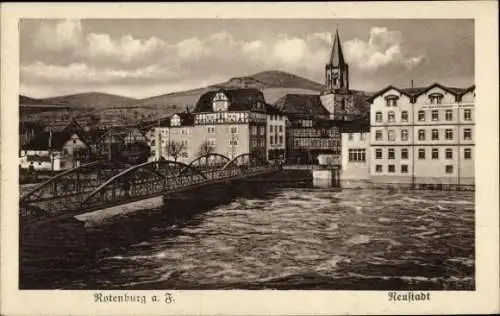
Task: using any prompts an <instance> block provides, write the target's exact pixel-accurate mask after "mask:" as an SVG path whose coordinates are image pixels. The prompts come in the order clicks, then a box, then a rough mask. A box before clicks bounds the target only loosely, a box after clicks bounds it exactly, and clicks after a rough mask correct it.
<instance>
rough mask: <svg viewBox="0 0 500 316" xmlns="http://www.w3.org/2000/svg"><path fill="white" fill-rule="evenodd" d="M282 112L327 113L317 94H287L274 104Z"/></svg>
mask: <svg viewBox="0 0 500 316" xmlns="http://www.w3.org/2000/svg"><path fill="white" fill-rule="evenodd" d="M274 106H275V107H276V108H278V109H279V110H280V111H281V112H282V113H283V114H285V115H287V114H302V115H304V114H305V115H328V114H329V112H328V110H327V109H325V107H324V106H323V104H321V99H320V96H319V95H316V94H287V95H285V96H283V97H281V98H280V99H278V100H277V101H276V103H275V104H274Z"/></svg>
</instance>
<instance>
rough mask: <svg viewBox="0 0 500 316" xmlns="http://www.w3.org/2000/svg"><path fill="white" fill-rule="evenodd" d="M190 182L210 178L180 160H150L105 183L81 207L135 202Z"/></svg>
mask: <svg viewBox="0 0 500 316" xmlns="http://www.w3.org/2000/svg"><path fill="white" fill-rule="evenodd" d="M185 170H187V171H190V172H189V173H188V172H187V171H185ZM183 171H184V173H183V174H181V172H183ZM189 180H191V181H193V182H201V181H205V180H207V177H206V175H205V174H204V173H203V172H201V171H200V170H198V169H197V168H195V167H193V166H190V165H188V164H185V163H182V162H179V161H173V160H158V161H149V162H145V163H142V164H139V165H135V166H132V167H130V168H128V169H126V170H124V171H122V172H121V173H119V174H117V175H115V176H113V177H111V178H110V179H108V180H107V181H106V182H104V183H102V184H101V185H100V186H99V187H97V188H96V189H95V190H94V191H92V192H91V193H90V194H89V195H88V196H87V198H86V199H85V200H83V201H82V203H81V207H82V208H83V207H92V206H93V205H103V206H106V204H110V203H114V202H116V201H119V200H124V199H127V200H134V197H136V198H138V199H144V198H147V197H148V196H155V195H157V194H159V193H161V192H163V191H164V190H165V188H166V187H169V186H175V185H177V184H179V183H184V182H186V181H189Z"/></svg>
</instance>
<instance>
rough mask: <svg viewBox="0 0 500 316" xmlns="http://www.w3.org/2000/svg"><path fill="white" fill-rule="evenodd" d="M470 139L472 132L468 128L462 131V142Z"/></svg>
mask: <svg viewBox="0 0 500 316" xmlns="http://www.w3.org/2000/svg"><path fill="white" fill-rule="evenodd" d="M471 139H472V130H471V129H470V128H466V129H464V140H471Z"/></svg>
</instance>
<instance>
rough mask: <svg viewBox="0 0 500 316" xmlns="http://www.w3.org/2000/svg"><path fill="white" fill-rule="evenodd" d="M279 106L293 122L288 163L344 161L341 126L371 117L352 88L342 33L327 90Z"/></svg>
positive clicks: (289, 97) (328, 68)
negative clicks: (327, 158)
mask: <svg viewBox="0 0 500 316" xmlns="http://www.w3.org/2000/svg"><path fill="white" fill-rule="evenodd" d="M275 106H276V107H277V108H279V109H280V110H281V111H282V112H283V113H284V114H285V115H286V116H287V117H288V120H289V123H288V129H287V141H286V143H287V158H288V159H287V160H288V162H289V163H298V164H313V163H317V162H318V156H319V155H321V154H327V155H329V156H332V157H333V159H334V160H335V161H340V152H341V142H340V130H339V126H341V125H342V123H343V122H344V121H351V120H356V119H359V118H361V117H365V116H367V113H368V103H367V102H366V101H365V96H364V95H363V94H362V93H360V92H358V91H353V90H350V89H349V65H348V64H347V63H346V62H345V59H344V55H343V52H342V45H341V42H340V37H339V33H338V31H337V32H336V33H335V38H334V42H333V47H332V51H331V54H330V58H329V60H328V62H327V64H326V66H325V89H324V90H323V91H322V92H321V93H320V94H318V95H313V94H287V95H285V96H284V97H282V98H281V99H279V100H278V101H276V103H275Z"/></svg>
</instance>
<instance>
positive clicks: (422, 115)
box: [418, 111, 425, 122]
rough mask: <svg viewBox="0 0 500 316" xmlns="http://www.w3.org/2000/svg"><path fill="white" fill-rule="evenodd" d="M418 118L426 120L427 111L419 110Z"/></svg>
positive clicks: (421, 120)
mask: <svg viewBox="0 0 500 316" xmlns="http://www.w3.org/2000/svg"><path fill="white" fill-rule="evenodd" d="M418 120H419V121H420V122H423V121H425V112H424V111H418Z"/></svg>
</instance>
